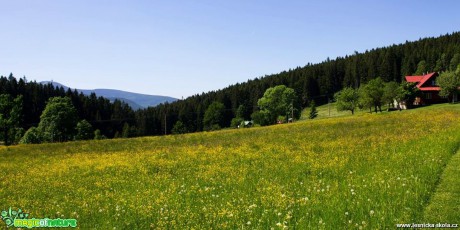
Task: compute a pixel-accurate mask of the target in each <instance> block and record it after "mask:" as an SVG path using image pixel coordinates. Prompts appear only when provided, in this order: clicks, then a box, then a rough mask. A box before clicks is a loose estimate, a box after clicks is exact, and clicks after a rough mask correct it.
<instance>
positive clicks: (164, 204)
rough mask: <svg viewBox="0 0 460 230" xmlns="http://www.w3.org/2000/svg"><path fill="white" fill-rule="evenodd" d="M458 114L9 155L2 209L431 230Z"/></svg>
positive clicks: (408, 114)
mask: <svg viewBox="0 0 460 230" xmlns="http://www.w3.org/2000/svg"><path fill="white" fill-rule="evenodd" d="M459 115H460V105H439V106H431V107H426V108H422V109H416V110H412V111H402V112H392V113H383V114H362V115H360V116H347V117H340V118H330V119H321V120H313V121H311V120H309V121H304V122H298V123H294V124H287V125H276V126H271V127H263V128H251V129H239V130H226V131H221V132H206V133H195V134H188V135H176V136H163V137H146V138H135V139H114V140H105V141H86V142H72V143H63V144H43V145H29V146H27V145H21V146H14V147H9V148H5V147H4V148H0V171H1V172H3V173H2V174H0V183H1V186H0V207H4V208H8V207H13V208H16V209H18V208H21V209H22V210H25V211H26V212H28V213H30V216H31V217H36V218H41V217H45V216H46V217H49V218H58V217H60V218H75V219H77V220H78V224H79V226H80V227H81V228H99V229H109V228H110V229H111V228H113V227H117V228H136V229H148V228H161V229H164V228H179V229H181V228H197V229H208V228H219V229H221V228H231V229H235V228H260V229H267V228H268V229H269V228H283V227H289V228H299V229H306V228H319V229H331V228H334V229H346V228H359V227H364V228H370V229H388V228H394V227H395V226H396V224H398V223H413V222H414V223H423V221H424V220H423V210H424V207H425V206H426V205H427V202H428V201H429V200H430V197H431V195H432V194H433V192H434V191H435V188H436V183H437V181H438V180H439V177H440V175H441V174H442V172H443V170H444V167H445V165H446V164H447V162H449V160H450V159H451V157H452V155H453V154H454V153H455V151H456V148H457V146H458V144H459V143H460V116H459ZM45 204H46V205H45ZM440 221H442V220H440ZM0 226H4V225H3V223H0Z"/></svg>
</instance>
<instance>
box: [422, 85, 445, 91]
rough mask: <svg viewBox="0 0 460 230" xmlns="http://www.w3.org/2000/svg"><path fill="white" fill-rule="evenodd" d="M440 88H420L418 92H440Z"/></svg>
mask: <svg viewBox="0 0 460 230" xmlns="http://www.w3.org/2000/svg"><path fill="white" fill-rule="evenodd" d="M440 90H441V87H436V86H435V87H422V88H420V91H440Z"/></svg>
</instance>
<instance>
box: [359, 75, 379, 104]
mask: <svg viewBox="0 0 460 230" xmlns="http://www.w3.org/2000/svg"><path fill="white" fill-rule="evenodd" d="M383 88H384V82H383V80H382V78H380V77H378V78H375V79H372V80H370V81H369V82H368V83H367V84H365V85H362V86H361V89H360V91H359V92H360V94H359V96H360V97H362V98H363V100H362V102H363V104H365V106H369V107H372V106H373V107H374V111H375V112H377V109H378V110H379V111H380V112H382V101H383Z"/></svg>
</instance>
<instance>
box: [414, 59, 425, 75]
mask: <svg viewBox="0 0 460 230" xmlns="http://www.w3.org/2000/svg"><path fill="white" fill-rule="evenodd" d="M426 71H427V68H426V61H425V60H422V61H420V62H419V63H418V65H417V70H416V71H415V75H422V74H424V73H426Z"/></svg>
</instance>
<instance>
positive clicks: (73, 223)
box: [0, 207, 77, 228]
mask: <svg viewBox="0 0 460 230" xmlns="http://www.w3.org/2000/svg"><path fill="white" fill-rule="evenodd" d="M0 217H1V219H2V220H3V221H4V222H5V224H6V226H7V227H16V228H50V227H52V228H56V227H57V228H65V227H73V228H75V227H77V220H76V219H60V218H58V219H49V218H44V219H35V218H31V219H28V217H29V214H28V213H24V212H23V211H22V210H21V209H18V210H17V211H15V210H13V209H11V207H10V208H9V209H8V211H2V212H1V216H0Z"/></svg>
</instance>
